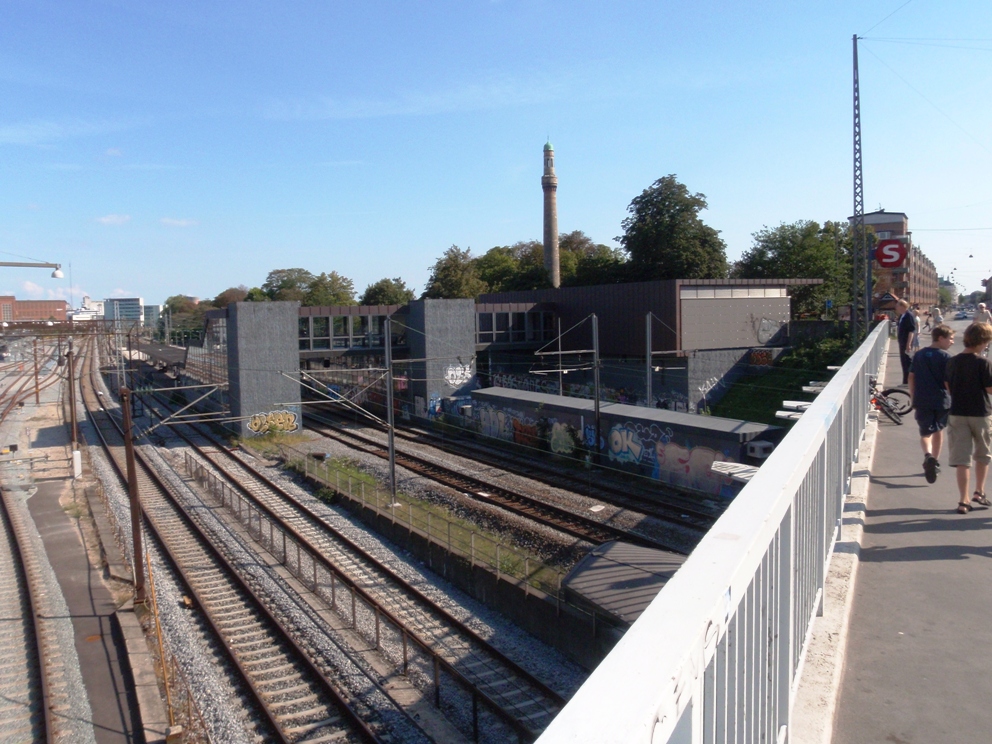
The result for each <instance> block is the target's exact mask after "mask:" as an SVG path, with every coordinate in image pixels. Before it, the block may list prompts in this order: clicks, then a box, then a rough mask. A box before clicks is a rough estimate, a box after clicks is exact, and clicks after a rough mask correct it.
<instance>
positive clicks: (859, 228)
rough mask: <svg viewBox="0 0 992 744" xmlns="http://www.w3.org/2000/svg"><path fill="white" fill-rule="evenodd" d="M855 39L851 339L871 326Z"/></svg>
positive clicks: (869, 265) (854, 338)
mask: <svg viewBox="0 0 992 744" xmlns="http://www.w3.org/2000/svg"><path fill="white" fill-rule="evenodd" d="M853 41H854V217H853V218H852V219H851V264H852V269H853V283H852V287H851V341H852V343H854V344H857V343H858V342H859V341H860V340H861V338H862V336H865V335H867V334H868V331H869V330H870V329H871V289H872V287H871V256H869V255H868V241H867V239H866V236H865V184H864V174H863V172H862V169H861V89H860V86H859V83H858V35H857V34H855V35H854V37H853Z"/></svg>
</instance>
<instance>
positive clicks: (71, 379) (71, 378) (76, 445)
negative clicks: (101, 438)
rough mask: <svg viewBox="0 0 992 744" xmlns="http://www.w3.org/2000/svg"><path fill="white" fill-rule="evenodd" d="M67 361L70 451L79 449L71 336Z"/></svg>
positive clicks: (74, 365)
mask: <svg viewBox="0 0 992 744" xmlns="http://www.w3.org/2000/svg"><path fill="white" fill-rule="evenodd" d="M65 356H66V359H67V360H68V361H69V418H70V420H71V421H72V451H73V452H75V451H76V450H77V449H79V434H78V432H77V430H76V364H75V359H74V358H73V354H72V337H71V336H70V337H69V351H68V352H66V355H65Z"/></svg>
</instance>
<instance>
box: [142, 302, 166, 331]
mask: <svg viewBox="0 0 992 744" xmlns="http://www.w3.org/2000/svg"><path fill="white" fill-rule="evenodd" d="M142 311H143V313H144V326H145V328H157V327H158V321H159V320H160V319H161V317H162V306H161V305H145V306H144V308H143V309H142Z"/></svg>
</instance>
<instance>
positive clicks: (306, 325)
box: [299, 318, 310, 338]
mask: <svg viewBox="0 0 992 744" xmlns="http://www.w3.org/2000/svg"><path fill="white" fill-rule="evenodd" d="M299 327H300V338H310V318H300V325H299Z"/></svg>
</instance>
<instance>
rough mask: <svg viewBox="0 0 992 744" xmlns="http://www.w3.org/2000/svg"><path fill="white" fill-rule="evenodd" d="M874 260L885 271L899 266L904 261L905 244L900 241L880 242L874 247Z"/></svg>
mask: <svg viewBox="0 0 992 744" xmlns="http://www.w3.org/2000/svg"><path fill="white" fill-rule="evenodd" d="M875 260H876V261H878V265H879V266H882V267H883V268H886V269H892V268H895V267H896V266H899V264H901V263H902V262H903V261H905V260H906V244H905V243H903V242H902V241H901V240H880V241H879V242H878V245H877V246H875Z"/></svg>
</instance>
